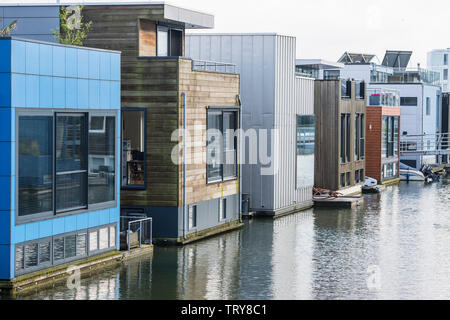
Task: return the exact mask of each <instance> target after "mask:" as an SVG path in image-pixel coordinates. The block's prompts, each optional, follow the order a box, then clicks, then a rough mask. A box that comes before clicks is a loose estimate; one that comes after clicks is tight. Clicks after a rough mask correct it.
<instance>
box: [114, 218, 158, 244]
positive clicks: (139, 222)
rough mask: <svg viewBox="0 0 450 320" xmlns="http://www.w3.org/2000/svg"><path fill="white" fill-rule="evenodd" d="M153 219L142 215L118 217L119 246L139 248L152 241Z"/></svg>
mask: <svg viewBox="0 0 450 320" xmlns="http://www.w3.org/2000/svg"><path fill="white" fill-rule="evenodd" d="M152 229H153V219H152V218H142V217H132V216H126V217H120V231H121V246H122V245H123V244H126V249H127V250H131V249H132V248H137V247H139V248H141V247H142V245H151V244H152V242H153V232H152Z"/></svg>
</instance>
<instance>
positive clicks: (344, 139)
mask: <svg viewBox="0 0 450 320" xmlns="http://www.w3.org/2000/svg"><path fill="white" fill-rule="evenodd" d="M340 140H341V148H340V150H341V152H340V153H341V157H340V159H341V163H348V162H350V114H349V113H342V114H341V139H340Z"/></svg>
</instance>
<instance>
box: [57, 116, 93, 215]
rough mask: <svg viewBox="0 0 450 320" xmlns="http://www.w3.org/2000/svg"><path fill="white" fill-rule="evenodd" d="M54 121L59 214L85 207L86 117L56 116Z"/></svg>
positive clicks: (86, 163)
mask: <svg viewBox="0 0 450 320" xmlns="http://www.w3.org/2000/svg"><path fill="white" fill-rule="evenodd" d="M55 122H56V124H55V129H56V131H55V153H56V154H55V156H56V161H55V169H56V185H55V190H56V200H55V202H56V211H57V213H60V212H65V211H69V210H74V209H81V208H86V207H87V183H86V181H87V165H88V161H87V125H86V115H85V114H75V113H73V114H69V113H57V114H56V121H55Z"/></svg>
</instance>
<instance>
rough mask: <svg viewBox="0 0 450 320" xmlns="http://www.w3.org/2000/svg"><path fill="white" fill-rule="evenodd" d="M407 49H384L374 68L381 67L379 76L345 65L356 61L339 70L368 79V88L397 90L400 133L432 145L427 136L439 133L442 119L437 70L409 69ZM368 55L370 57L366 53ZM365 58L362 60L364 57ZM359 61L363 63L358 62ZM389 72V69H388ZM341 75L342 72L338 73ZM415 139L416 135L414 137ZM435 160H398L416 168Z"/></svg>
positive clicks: (419, 156) (430, 157) (413, 157)
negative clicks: (380, 62) (419, 137)
mask: <svg viewBox="0 0 450 320" xmlns="http://www.w3.org/2000/svg"><path fill="white" fill-rule="evenodd" d="M411 54H412V52H411V51H386V54H385V57H384V58H383V62H382V65H381V66H380V65H376V67H377V69H378V70H382V68H385V71H386V72H385V73H382V76H381V77H378V78H376V77H372V71H371V70H369V69H367V70H364V72H362V69H361V68H362V67H360V68H359V69H361V70H351V69H349V66H350V67H351V66H352V65H355V68H357V66H358V65H359V63H358V62H357V63H356V64H355V63H350V64H347V63H346V62H344V63H346V66H345V67H344V70H345V71H343V72H345V76H346V77H349V78H354V79H370V83H369V85H368V89H371V88H372V89H393V90H397V91H398V92H399V93H400V106H401V124H400V128H401V129H400V131H401V136H423V141H421V142H420V144H421V145H424V146H429V148H430V150H429V151H431V148H433V145H434V143H433V141H432V140H433V139H434V138H432V137H431V135H435V134H436V133H439V132H440V130H441V122H442V119H441V118H442V107H441V88H440V86H439V83H438V80H439V74H438V73H437V72H434V71H431V70H427V69H423V68H420V66H418V67H417V68H409V67H408V65H409V61H410V57H411ZM369 58H370V56H369ZM369 58H366V60H365V61H366V62H367V59H369ZM361 63H362V64H363V62H361ZM388 71H389V72H388ZM341 74H342V73H341ZM415 140H417V138H415ZM438 161H439V159H438V157H437V156H435V155H422V154H410V155H402V156H401V162H403V163H405V164H407V165H409V166H412V167H414V168H418V169H419V168H420V167H421V166H422V164H434V163H436V162H438Z"/></svg>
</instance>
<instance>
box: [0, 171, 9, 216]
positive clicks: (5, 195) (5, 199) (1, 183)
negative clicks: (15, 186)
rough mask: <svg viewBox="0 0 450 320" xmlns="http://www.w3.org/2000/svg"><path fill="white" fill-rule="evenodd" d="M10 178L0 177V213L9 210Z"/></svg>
mask: <svg viewBox="0 0 450 320" xmlns="http://www.w3.org/2000/svg"><path fill="white" fill-rule="evenodd" d="M10 187H11V176H0V195H1V196H0V211H1V210H10V209H11V190H10Z"/></svg>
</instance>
